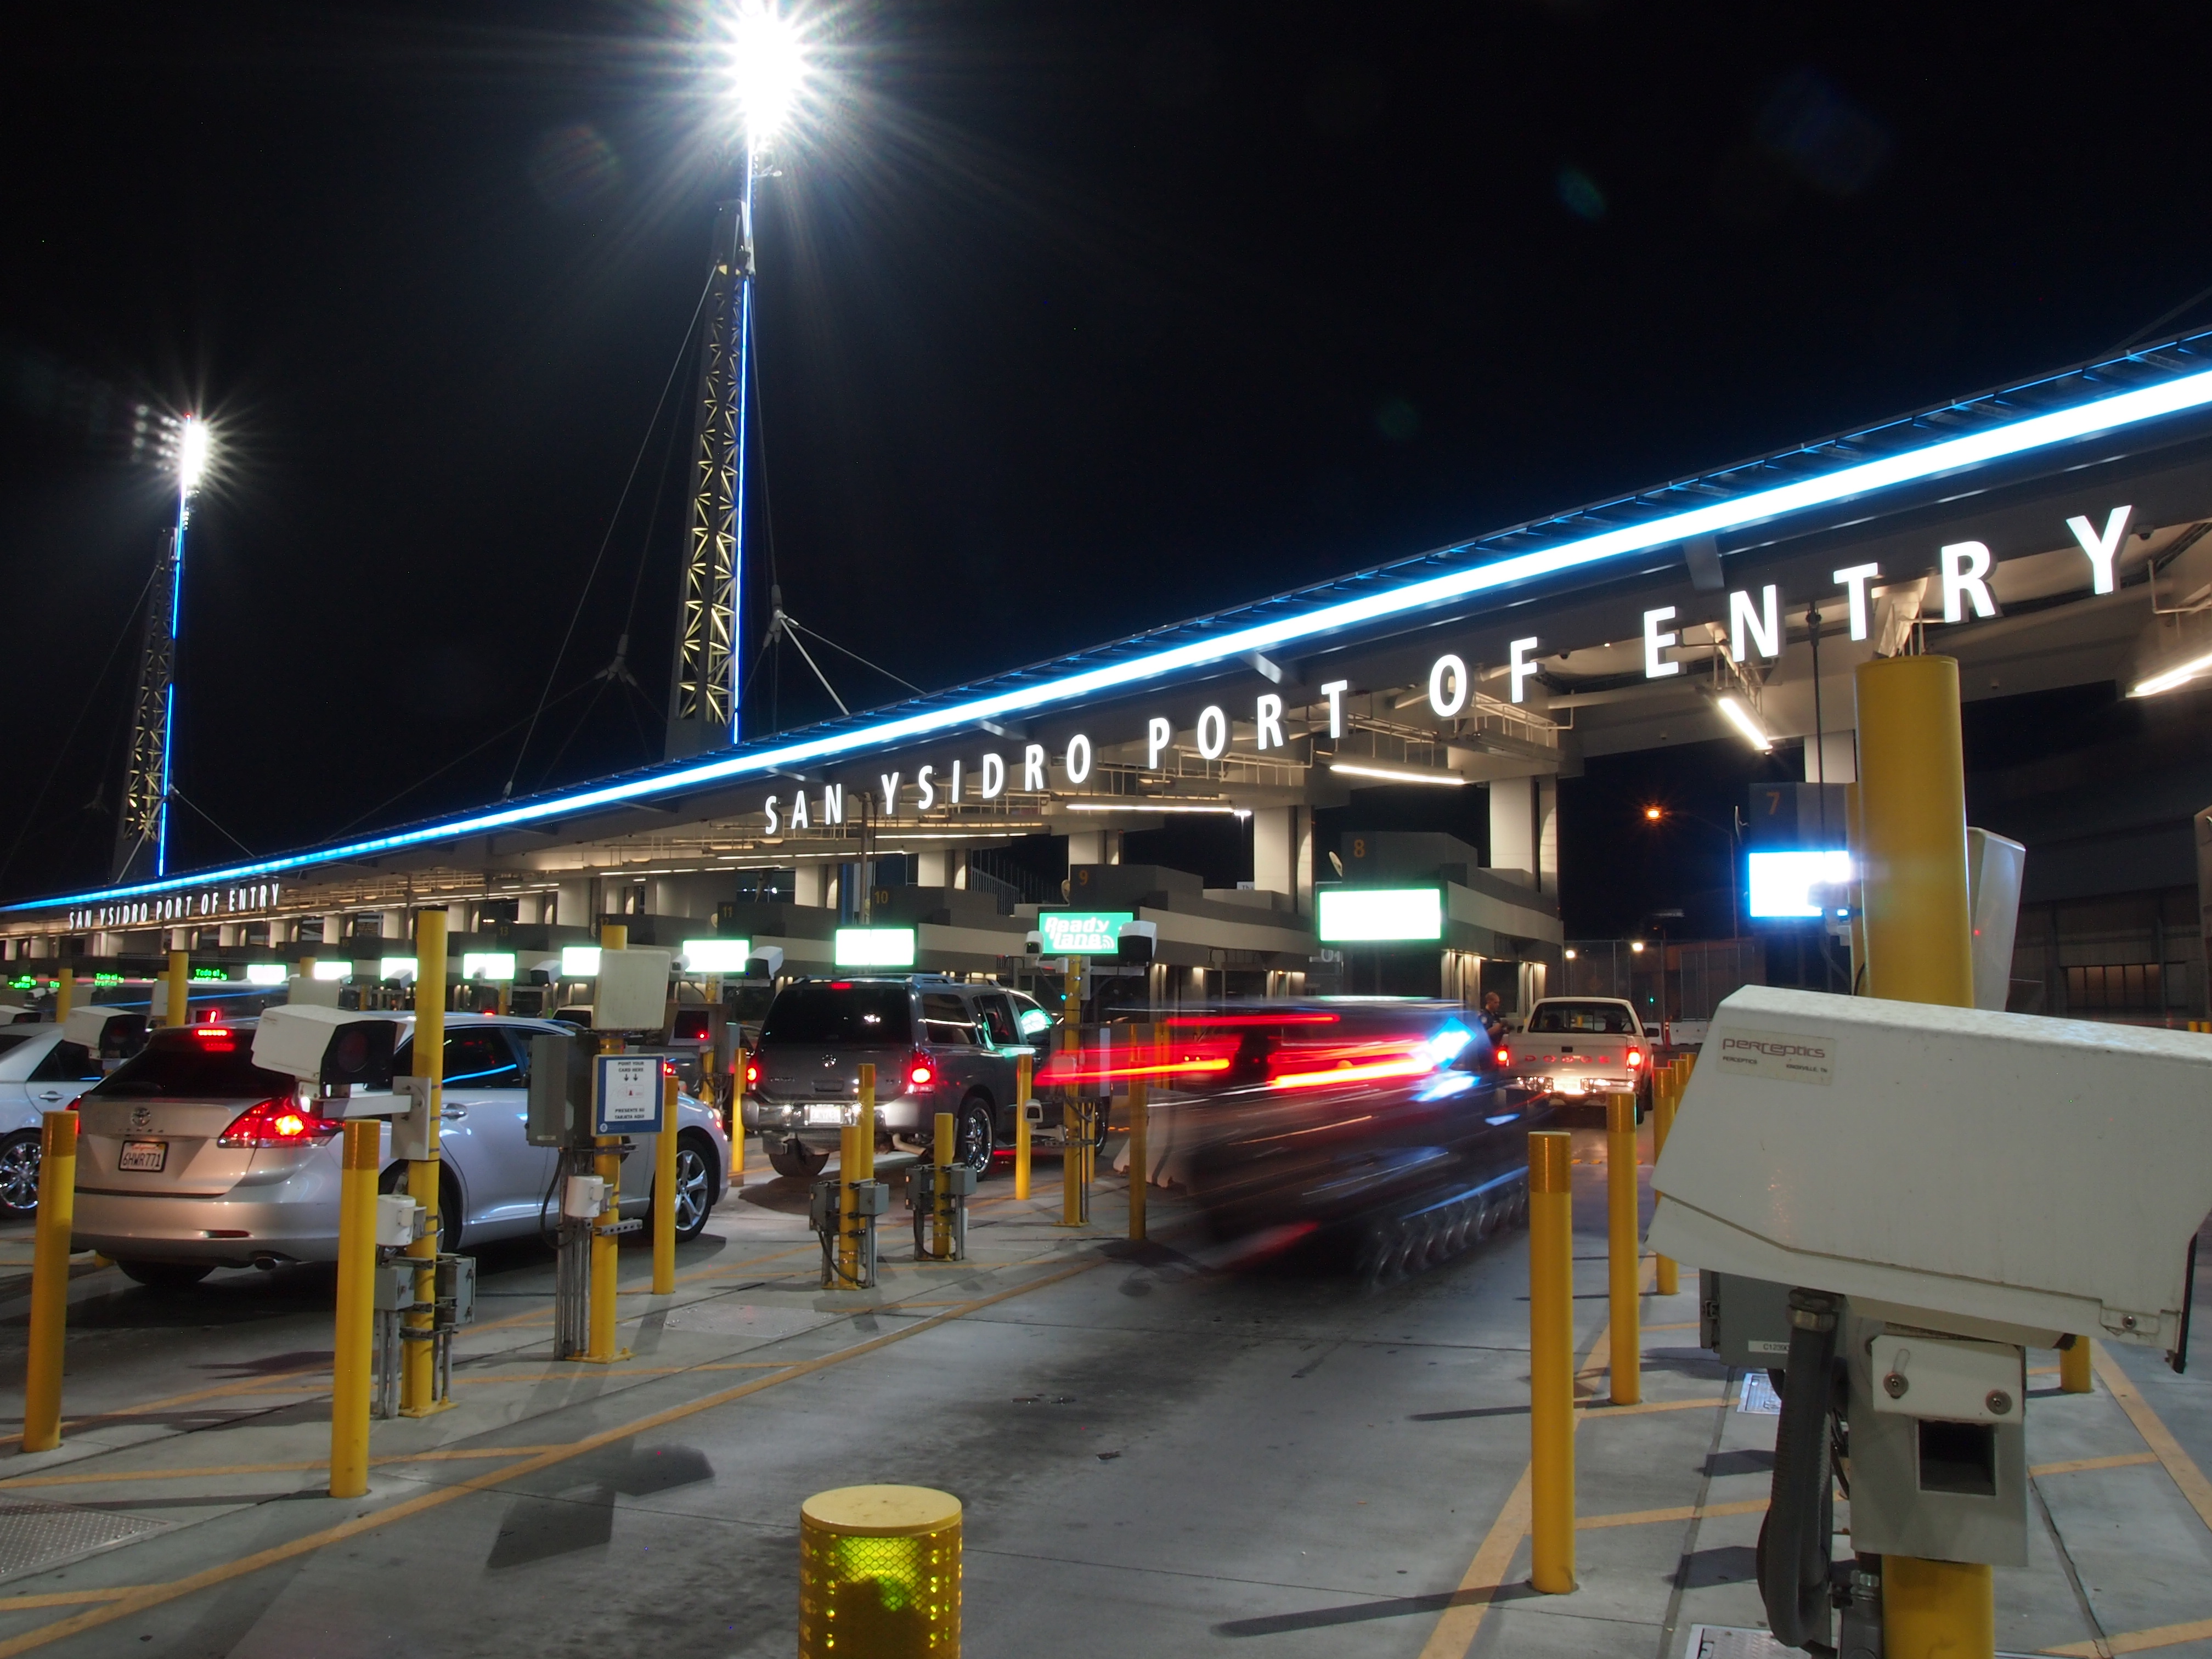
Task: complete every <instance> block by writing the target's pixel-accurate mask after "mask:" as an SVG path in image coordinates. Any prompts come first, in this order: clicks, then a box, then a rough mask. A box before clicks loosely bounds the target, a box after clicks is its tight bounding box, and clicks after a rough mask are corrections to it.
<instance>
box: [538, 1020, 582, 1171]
mask: <svg viewBox="0 0 2212 1659" xmlns="http://www.w3.org/2000/svg"><path fill="white" fill-rule="evenodd" d="M597 1046H598V1045H597V1044H596V1043H594V1042H592V1039H591V1038H590V1037H588V1036H584V1035H583V1034H581V1033H580V1032H569V1031H538V1032H534V1033H532V1036H531V1039H530V1104H529V1109H528V1112H527V1114H526V1121H525V1124H524V1139H526V1140H528V1141H529V1143H530V1144H531V1145H532V1146H586V1145H588V1144H589V1143H590V1140H591V1138H592V1124H591V1109H592V1059H593V1058H594V1051H595V1049H596V1048H597Z"/></svg>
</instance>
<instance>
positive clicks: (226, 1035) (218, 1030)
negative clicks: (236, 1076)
mask: <svg viewBox="0 0 2212 1659" xmlns="http://www.w3.org/2000/svg"><path fill="white" fill-rule="evenodd" d="M187 1029H189V1030H191V1034H192V1036H194V1037H195V1038H196V1039H197V1041H198V1042H199V1044H200V1046H201V1047H202V1048H204V1049H206V1050H207V1052H208V1053H210V1054H231V1053H234V1052H235V1051H236V1049H237V1048H238V1035H237V1033H236V1032H234V1031H233V1030H231V1029H230V1027H229V1026H228V1025H194V1026H191V1027H189V1028H187Z"/></svg>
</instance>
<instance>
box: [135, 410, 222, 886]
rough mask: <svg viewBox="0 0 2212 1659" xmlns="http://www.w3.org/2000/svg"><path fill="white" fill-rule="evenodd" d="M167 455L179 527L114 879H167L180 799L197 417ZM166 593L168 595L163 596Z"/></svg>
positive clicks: (200, 464)
mask: <svg viewBox="0 0 2212 1659" xmlns="http://www.w3.org/2000/svg"><path fill="white" fill-rule="evenodd" d="M164 449H165V451H166V453H167V457H168V459H169V460H170V462H171V465H172V467H173V471H174V475H175V477H176V483H177V521H176V524H175V525H174V526H173V528H172V529H171V530H170V531H169V532H168V533H167V535H166V536H165V537H163V538H162V546H161V560H160V562H159V563H158V564H157V565H156V566H155V573H154V574H155V580H154V583H153V591H152V592H150V593H149V595H148V596H147V600H146V630H145V642H144V646H143V650H142V651H141V653H140V657H139V669H138V696H137V702H136V703H135V704H134V705H133V708H132V710H131V746H130V750H129V751H128V753H127V754H126V755H125V759H124V771H123V808H122V813H121V817H120V821H119V822H118V824H117V826H116V836H115V864H114V872H115V879H116V880H118V882H121V881H131V880H135V879H138V878H144V877H147V876H149V875H150V876H153V877H156V878H158V877H161V876H165V875H167V873H168V871H169V805H170V801H171V800H172V799H173V796H174V793H175V785H174V782H173V766H174V762H173V750H174V741H173V734H174V732H175V727H176V714H177V675H176V667H177V637H178V630H179V626H180V625H181V624H182V623H183V621H184V605H185V532H187V531H188V530H190V529H191V522H192V498H193V497H194V496H195V495H198V494H199V489H200V483H201V482H202V481H203V480H204V478H205V477H207V471H208V463H209V462H210V459H212V458H213V453H214V441H213V435H212V434H210V431H209V429H208V423H207V422H206V421H204V420H203V419H202V418H201V417H200V416H197V415H187V416H185V417H184V418H183V419H182V420H180V421H179V422H176V424H175V426H174V428H173V431H172V432H171V433H170V434H169V435H168V441H167V443H166V444H165V445H164ZM165 587H166V588H167V592H163V591H162V590H163V589H164V588H165Z"/></svg>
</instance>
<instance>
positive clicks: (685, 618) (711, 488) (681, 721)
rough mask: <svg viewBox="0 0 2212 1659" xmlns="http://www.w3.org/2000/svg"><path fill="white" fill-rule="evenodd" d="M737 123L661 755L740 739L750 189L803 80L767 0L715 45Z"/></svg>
mask: <svg viewBox="0 0 2212 1659" xmlns="http://www.w3.org/2000/svg"><path fill="white" fill-rule="evenodd" d="M724 61H725V64H726V94H727V101H728V104H729V105H730V106H731V107H732V110H733V112H734V114H735V117H736V120H737V123H738V143H737V149H738V168H739V172H738V179H737V185H738V191H737V194H736V196H735V197H733V198H732V199H731V200H729V201H726V202H724V203H723V204H721V205H720V208H719V210H717V214H716V218H715V224H714V246H713V250H712V252H711V255H710V260H711V264H710V268H709V276H708V293H707V295H706V300H705V305H706V310H707V319H706V331H705V335H704V338H703V341H702V345H701V349H700V361H699V398H698V404H697V407H698V410H699V421H698V427H697V430H696V437H695V439H694V441H693V444H692V452H691V470H692V491H691V519H690V534H689V537H688V538H687V540H686V543H685V546H684V581H683V586H682V589H681V592H680V594H679V596H678V607H677V623H676V659H675V665H674V669H673V671H672V673H671V677H670V678H671V685H670V688H669V708H668V740H667V752H668V754H669V756H670V757H671V758H672V757H677V756H681V755H689V754H696V753H697V752H699V751H700V750H703V749H708V748H713V747H716V746H719V745H720V744H734V743H736V742H737V741H738V738H739V737H740V736H741V735H742V719H743V711H742V709H741V708H740V706H739V705H740V702H741V700H742V694H743V690H744V654H745V652H744V647H745V623H744V592H745V467H746V461H747V455H746V449H747V438H748V434H747V421H746V415H747V376H748V374H750V360H751V356H752V337H753V275H754V266H753V186H754V184H755V182H756V181H757V179H759V178H760V177H761V176H762V163H763V161H764V160H765V159H766V155H767V149H768V146H769V143H772V142H773V141H774V139H775V135H776V134H777V132H778V131H781V129H782V128H783V126H784V125H785V123H786V122H787V121H788V120H789V119H790V118H791V115H792V112H793V109H794V108H795V106H796V105H797V103H798V101H799V95H800V94H801V92H802V91H803V90H804V89H805V84H806V79H807V65H806V58H805V50H804V46H803V44H802V41H801V38H800V35H799V30H798V29H797V28H796V27H794V26H793V23H792V21H791V20H790V19H789V18H787V17H786V16H785V15H783V14H781V12H779V11H778V10H777V9H775V6H774V5H773V4H772V3H769V0H741V3H740V4H739V5H738V7H737V9H735V11H734V13H733V14H732V17H731V21H730V24H729V32H728V40H727V44H726V53H725V58H724Z"/></svg>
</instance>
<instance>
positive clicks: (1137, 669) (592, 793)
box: [0, 370, 2212, 914]
mask: <svg viewBox="0 0 2212 1659" xmlns="http://www.w3.org/2000/svg"><path fill="white" fill-rule="evenodd" d="M2208 405H2212V370H2207V371H2203V372H2200V373H2197V374H2191V375H2186V376H2184V377H2182V378H2180V379H2178V380H2168V381H2166V382H2164V383H2162V384H2160V385H2158V386H2143V387H2140V388H2138V389H2137V390H2135V391H2132V392H2119V393H2116V394H2115V395H2113V396H2112V397H2109V398H2097V399H2093V400H2092V401H2090V402H2088V403H2085V404H2075V406H2074V407H2072V408H2070V409H2062V410H2053V411H2051V413H2049V414H2045V415H2036V416H2028V417H2027V418H2026V419H2023V420H2019V421H2015V422H2011V423H2010V424H2008V425H2005V426H1999V427H1992V428H1989V429H1988V430H1986V431H1983V432H1977V433H1972V434H1970V435H1966V436H1965V437H1960V438H1951V439H1947V440H1945V441H1942V442H1941V443H1934V444H1929V445H1927V446H1925V447H1922V448H1919V449H1914V450H1908V451H1905V452H1904V453H1900V454H1896V455H1891V456H1886V457H1884V458H1882V459H1879V460H1873V461H1867V462H1863V463H1862V464H1860V465H1857V466H1847V467H1843V468H1840V469H1838V471H1833V472H1827V473H1823V474H1821V475H1820V476H1819V477H1811V478H1804V479H1800V480H1798V481H1797V482H1796V483H1786V484H1781V485H1778V486H1777V487H1775V488H1774V489H1762V490H1759V491H1756V492H1754V493H1753V494H1751V495H1742V496H1738V497H1736V498H1735V499H1734V500H1731V501H1716V502H1713V503H1712V504H1711V505H1709V506H1705V507H1692V508H1691V509H1689V510H1688V511H1686V512H1682V513H1669V514H1668V515H1666V516H1665V517H1663V518H1658V519H1654V520H1650V521H1648V522H1646V523H1644V524H1639V525H1631V526H1624V527H1622V528H1620V529H1618V530H1608V531H1605V532H1601V533H1600V534H1597V535H1595V536H1585V537H1583V538H1580V539H1578V540H1575V541H1570V542H1565V543H1563V544H1560V545H1559V546H1556V547H1550V548H1543V549H1540V550H1536V551H1534V552H1529V553H1521V554H1515V555H1512V556H1509V557H1506V558H1502V559H1494V560H1492V562H1489V563H1487V564H1482V565H1476V566H1474V567H1472V568H1468V569H1464V570H1455V571H1449V572H1447V573H1446V574H1443V575H1440V576H1433V577H1431V578H1429V579H1427V580H1422V581H1414V582H1408V583H1406V584H1405V585H1403V586H1398V587H1393V588H1389V589H1385V590H1383V591H1382V592H1375V593H1368V594H1364V595H1362V596H1361V597H1359V598H1358V599H1347V600H1345V601H1343V602H1341V603H1340V604H1336V605H1323V606H1321V607H1320V608H1318V609H1316V610H1313V611H1304V612H1302V613H1300V614H1297V615H1295V616H1288V617H1276V618H1274V619H1273V620H1272V621H1268V622H1263V623H1253V624H1250V625H1249V626H1246V627H1243V628H1237V629H1231V630H1230V631H1229V632H1227V633H1225V634H1218V635H1213V636H1212V638H1210V639H1204V640H1194V641H1190V642H1188V643H1187V644H1183V645H1179V646H1174V647H1169V648H1168V649H1165V650H1162V651H1155V652H1152V653H1149V654H1147V655H1145V656H1141V657H1134V658H1131V659H1127V661H1122V662H1115V663H1107V664H1103V665H1100V666H1098V667H1097V668H1092V669H1085V670H1084V671H1080V672H1078V673H1073V674H1068V675H1065V676H1063V677H1061V678H1059V679H1055V680H1048V681H1046V682H1043V683H1042V684H1036V685H1028V686H1020V687H1016V688H1013V689H1011V690H1004V691H997V692H992V693H989V694H987V695H986V696H980V697H974V698H971V699H969V701H967V702H960V703H954V704H951V705H949V706H947V707H945V708H934V709H928V710H925V711H923V712H921V713H918V714H908V715H903V716H900V717H898V718H895V719H891V720H883V721H880V722H878V724H876V725H873V726H863V727H860V728H858V729H856V730H853V731H848V732H829V733H827V734H825V735H823V736H821V737H817V738H802V739H800V740H799V741H797V742H794V743H787V744H778V745H777V746H775V747H774V748H769V749H763V750H758V751H757V752H756V753H752V754H748V755H731V756H727V757H724V758H722V759H720V760H714V761H708V762H704V763H701V764H700V765H697V766H693V767H687V768H685V769H684V770H682V771H678V772H669V773H662V774H659V775H654V776H651V777H642V778H631V779H627V780H624V781H620V782H616V783H610V784H604V785H601V786H600V787H597V788H593V789H585V790H580V791H579V792H578V793H574V794H572V795H561V796H557V797H556V798H554V799H550V800H542V801H529V802H523V803H520V804H518V805H513V806H510V807H506V808H503V809H501V810H500V811H492V812H479V813H477V814H475V815H473V816H471V817H463V818H455V819H452V820H450V821H448V822H447V823H434V824H427V825H423V826H422V827H420V828H417V829H405V830H400V831H398V832H396V833H394V834H392V835H388V836H374V837H373V838H371V839H369V840H368V841H357V842H348V843H346V844H345V845H344V846H342V847H331V848H321V849H319V850H318V851H315V852H312V853H299V854H292V855H291V856H289V857H287V858H276V859H264V860H258V861H257V862H255V863H252V864H237V865H232V866H228V867H227V868H224V869H220V870H210V871H206V872H202V873H200V874H198V875H195V876H190V877H176V878H171V879H169V880H166V881H152V882H143V883H140V884H137V885H136V886H131V887H110V888H103V889H100V890H96V891H92V892H86V893H76V894H70V895H69V896H64V897H60V898H48V899H39V900H34V901H30V902H23V903H18V904H10V905H5V906H0V914H5V913H7V912H11V911H18V910H53V909H60V908H65V907H68V906H73V905H86V904H105V903H109V902H114V901H116V900H118V899H130V898H138V897H142V896H145V895H148V894H151V893H161V892H170V891H174V890H178V889H180V888H186V887H208V886H216V885H219V884H222V883H226V882H236V881H250V880H252V879H253V878H257V877H260V876H269V875H276V874H279V873H281V872H284V871H287V870H298V869H302V868H305V867H307V866H312V865H318V864H335V863H339V862H342V861H343V860H349V859H362V858H374V857H376V856H378V855H380V854H386V853H393V852H398V851H401V850H403V849H404V848H410V847H424V846H428V845H431V844H432V843H434V842H441V841H453V840H456V839H458V838H459V837H461V836H479V835H483V834H486V833H488V832H489V831H492V830H497V829H512V828H513V827H514V826H515V825H516V824H520V823H534V822H536V821H538V820H539V819H542V818H554V817H568V816H571V815H573V814H575V813H578V812H586V811H592V810H593V809H595V808H598V807H602V806H615V805H621V804H622V803H623V802H624V801H629V800H638V799H644V798H646V797H647V796H652V795H662V794H671V793H680V792H681V791H684V790H687V789H696V788H698V787H701V786H702V785H705V784H711V783H726V782H728V781H732V780H733V779H738V778H748V777H760V776H763V775H773V774H775V773H778V772H787V771H789V770H791V769H793V768H796V767H801V766H805V765H807V764H809V763H814V762H820V761H825V760H833V759H836V757H840V756H843V755H849V754H852V753H853V752H854V751H855V750H867V749H877V748H884V747H887V746H889V745H890V744H901V743H906V742H909V741H911V740H913V739H915V738H926V737H929V736H931V735H933V734H934V733H937V732H950V731H954V730H957V729H958V728H961V727H963V726H975V725H976V724H978V723H979V722H981V721H983V720H1000V719H1004V718H1005V717H1006V716H1007V715H1010V714H1027V713H1030V712H1031V711H1033V710H1036V709H1039V708H1044V707H1046V706H1048V705H1049V704H1054V703H1060V702H1069V701H1072V700H1073V699H1075V698H1078V697H1084V696H1091V695H1094V694H1096V693H1098V692H1102V691H1118V690H1126V689H1127V688H1129V687H1132V686H1135V685H1139V684H1144V683H1145V682H1146V681H1148V680H1155V679H1158V678H1162V677H1163V676H1165V675H1169V674H1173V673H1176V672H1178V671H1181V670H1183V669H1187V668H1196V667H1200V666H1203V665H1206V664H1209V663H1216V662H1220V661H1223V660H1225V659H1233V658H1236V657H1238V656H1241V655H1243V653H1246V652H1248V651H1265V650H1267V649H1270V648H1272V647H1279V646H1283V645H1286V644H1291V643H1294V642H1296V641H1301V640H1310V639H1312V638H1314V637H1316V635H1324V634H1327V633H1329V632H1331V631H1332V630H1334V629H1342V628H1352V627H1357V626H1358V625H1360V624H1362V623H1372V622H1378V621H1382V620H1383V619H1385V618H1388V617H1397V616H1403V615H1405V614H1407V613H1408V612H1410V611H1419V610H1421V609H1423V608H1424V607H1425V606H1428V605H1437V604H1440V603H1442V602H1443V601H1446V600H1450V599H1466V598H1468V596H1470V595H1472V594H1476V593H1485V592H1495V591H1497V590H1498V589H1500V588H1506V587H1511V586H1516V585H1517V584H1519V583H1522V582H1527V581H1533V580H1536V579H1538V578H1540V577H1544V576H1554V575H1558V574H1561V573H1563V572H1565V571H1570V570H1579V569H1582V568H1585V567H1588V566H1590V565H1595V564H1599V563H1602V562H1606V561H1607V560H1611V559H1618V558H1622V557H1626V556H1629V555H1632V554H1638V553H1648V552H1650V551H1651V550H1654V549H1655V548H1662V547H1671V546H1674V544H1677V543H1680V542H1683V541H1686V540H1688V539H1689V538H1692V537H1693V536H1710V535H1713V534H1716V533H1717V532H1721V531H1724V530H1735V529H1739V528H1741V527H1742V526H1745V525H1748V524H1755V523H1758V522H1759V521H1760V520H1765V519H1775V518H1780V517H1783V516H1784V515H1785V514H1788V513H1798V512H1802V511H1804V510H1805V509H1807V508H1808V507H1825V506H1827V505H1830V504H1832V503H1833V502H1836V501H1845V500H1848V499H1850V497H1852V496H1855V495H1866V494H1869V493H1870V492H1872V491H1875V490H1880V489H1894V488H1896V487H1897V486H1899V485H1900V484H1908V483H1917V482H1919V481H1921V480H1923V479H1926V478H1932V477H1937V476H1938V475H1940V474H1942V473H1945V472H1950V471H1957V470H1958V469H1960V468H1962V467H1969V466H1977V465H1983V464H1984V463H1987V462H1990V461H1996V460H2002V459H2006V458H2007V457H2008V456H2014V455H2022V454H2026V453H2029V452H2030V451H2033V450H2037V449H2042V448H2045V447H2049V446H2051V445H2053V444H2060V443H2065V442H2068V441H2070V440H2073V439H2075V438H2081V437H2086V436H2087V435H2089V434H2091V433H2094V432H2112V431H2117V430H2118V429H2120V428H2124V427H2130V426H2137V425H2140V424H2142V422H2146V421H2154V420H2158V419H2160V418H2162V417H2163V416H2168V415H2176V414H2180V413H2182V412H2184V411H2185V410H2193V409H2203V408H2205V407H2207V406H2208Z"/></svg>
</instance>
